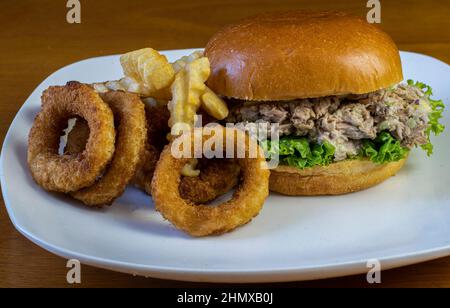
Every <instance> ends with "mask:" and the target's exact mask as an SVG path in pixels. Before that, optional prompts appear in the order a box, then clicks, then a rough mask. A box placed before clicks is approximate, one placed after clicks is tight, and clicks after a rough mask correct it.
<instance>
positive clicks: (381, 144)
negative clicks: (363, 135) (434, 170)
mask: <svg viewBox="0 0 450 308" xmlns="http://www.w3.org/2000/svg"><path fill="white" fill-rule="evenodd" d="M408 151H409V150H408V148H405V147H402V146H401V145H400V141H398V140H397V139H395V138H394V137H392V135H391V134H390V133H388V132H385V131H383V132H380V133H379V134H378V136H377V137H376V138H375V139H374V140H368V139H364V140H362V147H361V150H360V155H358V157H360V158H365V157H367V158H369V159H370V160H371V161H373V162H374V163H377V164H384V163H389V162H394V161H399V160H401V159H403V158H405V157H406V155H407V154H408Z"/></svg>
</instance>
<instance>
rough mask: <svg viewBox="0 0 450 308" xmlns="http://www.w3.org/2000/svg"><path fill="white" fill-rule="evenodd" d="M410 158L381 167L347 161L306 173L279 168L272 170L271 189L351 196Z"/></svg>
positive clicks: (289, 193)
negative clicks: (350, 194)
mask: <svg viewBox="0 0 450 308" xmlns="http://www.w3.org/2000/svg"><path fill="white" fill-rule="evenodd" d="M406 159H407V158H405V159H402V160H400V161H397V162H391V163H386V164H381V165H379V164H375V163H373V162H371V161H369V160H345V161H340V162H337V163H332V164H330V165H328V166H325V167H323V166H317V167H312V168H308V169H304V170H301V169H298V168H295V167H290V166H279V167H277V168H276V169H274V170H271V171H270V181H269V189H270V190H271V191H274V192H278V193H280V194H284V195H290V196H316V195H341V194H347V193H351V192H355V191H360V190H363V189H366V188H369V187H372V186H374V185H377V184H379V183H381V182H383V181H384V180H386V179H388V178H389V177H391V176H393V175H395V174H396V173H397V172H398V171H399V170H400V169H401V168H402V167H403V165H404V164H405V161H406Z"/></svg>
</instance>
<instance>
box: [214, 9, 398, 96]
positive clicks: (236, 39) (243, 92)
mask: <svg viewBox="0 0 450 308" xmlns="http://www.w3.org/2000/svg"><path fill="white" fill-rule="evenodd" d="M205 55H206V56H207V57H208V58H209V61H210V63H211V75H210V77H209V79H208V81H207V84H208V86H209V87H210V88H211V89H213V90H214V91H215V92H216V93H218V94H220V95H223V96H227V97H233V98H238V99H243V100H258V101H267V100H289V99H296V98H308V97H321V96H327V95H341V94H363V93H368V92H372V91H376V90H379V89H382V88H387V87H389V86H392V85H394V84H396V83H398V82H400V81H401V80H402V79H403V74H402V68H401V62H400V55H399V52H398V49H397V46H396V45H395V43H394V42H393V41H392V39H391V38H390V37H389V35H387V34H386V33H385V32H383V31H382V30H381V29H379V28H378V27H376V26H374V25H372V24H369V23H367V22H366V21H365V20H363V19H361V18H358V17H355V16H352V15H349V14H346V13H338V12H307V11H289V12H271V13H265V14H261V15H257V16H254V17H250V18H247V19H244V20H242V21H240V22H238V23H235V24H231V25H229V26H227V27H225V28H223V29H222V30H220V31H219V32H217V33H216V34H215V35H213V37H212V38H211V39H210V41H209V42H208V44H207V46H206V48H205Z"/></svg>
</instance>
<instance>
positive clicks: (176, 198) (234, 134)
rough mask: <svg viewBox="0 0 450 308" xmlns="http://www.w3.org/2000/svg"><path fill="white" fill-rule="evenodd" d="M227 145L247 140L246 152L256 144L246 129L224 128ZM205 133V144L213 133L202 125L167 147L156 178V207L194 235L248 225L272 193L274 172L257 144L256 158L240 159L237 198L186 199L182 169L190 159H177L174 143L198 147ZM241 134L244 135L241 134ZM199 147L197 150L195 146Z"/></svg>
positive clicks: (153, 191)
mask: <svg viewBox="0 0 450 308" xmlns="http://www.w3.org/2000/svg"><path fill="white" fill-rule="evenodd" d="M218 131H219V133H221V134H223V138H222V139H223V141H224V145H223V147H224V148H225V147H226V144H232V145H233V146H234V145H236V144H237V140H245V144H244V145H245V151H246V153H247V152H248V149H250V148H251V147H252V146H255V145H254V144H253V143H255V142H256V141H255V140H253V139H251V138H250V137H249V136H248V135H247V134H245V132H243V131H240V130H237V129H232V128H225V127H221V128H220V130H218ZM196 134H200V135H201V137H202V138H201V141H202V145H204V143H205V142H207V141H208V139H209V138H211V136H208V135H206V134H203V130H202V129H201V128H196V129H194V130H192V131H191V132H189V133H184V134H182V135H181V136H180V137H178V138H177V139H175V140H174V141H172V143H171V144H169V145H168V146H166V147H165V149H164V150H163V152H162V153H161V156H160V158H159V161H158V164H157V166H156V170H155V173H154V175H153V181H152V197H153V201H154V203H155V206H156V209H157V210H158V211H159V212H161V214H162V215H163V216H164V217H165V218H166V219H167V220H169V221H170V222H171V223H172V224H174V225H175V226H176V227H177V228H179V229H181V230H183V231H185V232H187V233H188V234H190V235H192V236H205V235H210V234H221V233H225V232H229V231H231V230H233V229H235V228H237V227H239V226H240V225H243V224H246V223H247V222H249V221H250V220H251V219H252V218H253V217H254V216H256V215H257V214H258V213H259V211H260V210H261V208H262V205H263V203H264V200H265V199H266V197H267V196H268V194H269V189H268V183H269V182H268V181H269V175H270V172H269V170H268V169H267V168H264V165H265V163H266V162H265V158H264V153H263V152H262V150H261V149H260V148H259V146H257V145H256V147H254V148H257V153H256V154H257V155H256V158H249V157H245V158H236V159H235V160H236V162H237V163H238V165H239V167H240V169H241V180H240V183H239V185H238V187H237V188H236V190H235V192H234V193H233V197H232V198H231V199H230V200H228V201H226V202H224V203H222V204H220V205H217V206H209V205H207V204H194V203H193V202H191V201H189V200H186V199H184V198H183V197H182V196H181V194H180V190H179V186H180V182H181V173H180V172H181V170H182V168H183V167H184V165H185V164H186V163H187V162H188V161H189V158H175V157H174V156H173V155H172V144H173V143H174V142H177V141H180V140H179V138H183V139H182V143H183V144H186V143H187V144H190V145H191V146H192V147H193V148H194V143H195V141H194V140H195V137H194V136H195V135H196ZM238 135H240V136H238ZM193 150H195V149H193Z"/></svg>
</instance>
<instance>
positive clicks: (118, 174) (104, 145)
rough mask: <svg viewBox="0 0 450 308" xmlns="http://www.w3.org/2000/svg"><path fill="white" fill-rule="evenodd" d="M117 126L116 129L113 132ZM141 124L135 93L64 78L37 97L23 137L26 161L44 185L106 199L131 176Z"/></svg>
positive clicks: (141, 140)
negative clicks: (64, 140) (63, 139)
mask: <svg viewBox="0 0 450 308" xmlns="http://www.w3.org/2000/svg"><path fill="white" fill-rule="evenodd" d="M74 117H75V118H77V121H76V123H75V128H76V129H75V130H73V129H72V131H71V132H70V133H69V136H68V138H70V139H71V140H72V142H71V144H70V145H68V146H66V149H65V153H64V154H63V155H59V153H58V150H59V143H60V136H61V132H62V130H63V129H64V128H65V126H67V121H68V120H69V119H71V118H74ZM116 130H117V133H116ZM146 134H147V128H146V121H145V111H144V104H143V103H142V102H141V100H140V99H139V97H138V96H136V95H134V94H129V93H124V92H114V91H111V92H108V93H105V94H101V96H99V95H98V94H97V93H96V92H95V91H94V90H93V89H92V88H91V87H90V86H88V85H84V84H81V83H79V82H69V83H67V85H66V86H62V87H61V86H56V87H50V88H49V89H47V90H46V91H44V94H43V96H42V109H41V111H40V112H39V114H38V115H37V117H36V119H35V121H34V124H33V127H32V129H31V131H30V134H29V139H28V165H29V168H30V170H31V174H32V176H33V178H34V179H35V181H36V182H37V183H38V184H39V185H40V186H41V187H43V188H44V189H46V190H49V191H57V192H64V193H70V194H71V195H72V196H73V197H74V198H76V199H78V200H80V201H82V202H83V203H84V204H86V205H89V206H103V205H108V204H111V203H112V202H113V201H114V199H116V198H117V197H118V196H120V195H121V194H122V193H123V191H124V189H125V187H126V185H127V184H128V183H129V181H130V180H131V179H132V177H133V176H134V174H135V172H136V168H137V166H138V164H139V162H140V157H141V154H142V152H143V151H144V144H145V140H146Z"/></svg>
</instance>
